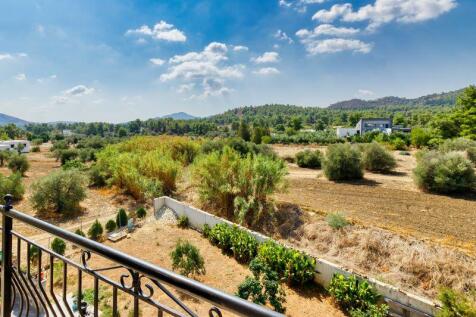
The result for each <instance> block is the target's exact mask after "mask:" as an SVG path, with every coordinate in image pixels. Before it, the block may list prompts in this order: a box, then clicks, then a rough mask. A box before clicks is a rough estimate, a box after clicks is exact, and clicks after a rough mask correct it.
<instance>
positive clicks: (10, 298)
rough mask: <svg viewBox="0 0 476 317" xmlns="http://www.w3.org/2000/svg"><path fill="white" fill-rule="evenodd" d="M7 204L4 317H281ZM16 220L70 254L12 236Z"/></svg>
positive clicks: (4, 218) (8, 201) (4, 208)
mask: <svg viewBox="0 0 476 317" xmlns="http://www.w3.org/2000/svg"><path fill="white" fill-rule="evenodd" d="M11 202H12V197H11V196H9V195H7V196H6V197H5V205H4V206H2V205H0V212H1V213H2V226H3V227H2V255H1V257H2V259H1V260H2V265H1V304H2V307H1V313H2V315H1V316H3V317H6V316H13V315H14V316H62V317H64V316H99V315H101V316H111V317H116V316H126V315H128V316H134V317H138V316H144V317H145V316H154V315H156V316H159V317H160V316H165V315H166V316H210V317H220V316H225V314H227V313H231V314H234V315H239V316H257V317H259V316H263V317H264V316H270V317H271V316H275V317H278V316H283V315H281V314H278V313H276V312H273V311H271V310H268V309H266V308H265V307H262V306H258V305H255V304H253V303H251V302H248V301H245V300H242V299H240V298H237V297H235V296H232V295H229V294H226V293H223V292H221V291H218V290H216V289H214V288H211V287H209V286H206V285H204V284H201V283H199V282H197V281H194V280H191V279H188V278H186V277H183V276H181V275H178V274H176V273H174V272H171V271H168V270H166V269H163V268H161V267H158V266H156V265H153V264H151V263H148V262H145V261H142V260H140V259H138V258H135V257H132V256H130V255H128V254H126V253H123V252H120V251H117V250H115V249H113V248H110V247H108V246H105V245H103V244H101V243H98V242H96V241H92V240H89V239H87V238H84V237H82V236H80V235H77V234H75V233H72V232H69V231H66V230H64V229H62V228H59V227H57V226H54V225H52V224H50V223H47V222H44V221H42V220H39V219H36V218H34V217H31V216H29V215H26V214H24V213H21V212H19V211H16V210H14V209H13V208H12V205H11ZM13 220H16V221H20V222H22V223H25V224H28V225H30V226H32V227H34V228H36V229H41V230H42V231H44V232H46V233H48V234H50V235H52V236H55V237H59V238H61V239H63V240H64V241H66V242H67V243H69V244H71V245H72V246H75V248H76V249H75V251H74V254H70V255H68V256H63V255H60V254H58V253H55V252H54V251H52V250H51V249H49V248H48V246H43V245H41V244H40V243H38V242H35V241H32V240H31V239H29V238H27V237H25V236H23V235H21V234H19V233H18V232H15V231H13V230H12V224H13ZM74 256H78V257H79V260H78V261H76V262H75V261H73V260H72V258H74ZM96 266H99V268H95V267H96ZM223 282H224V283H226V281H223ZM88 285H89V286H91V287H90V288H86V287H87V286H88ZM191 299H193V300H191ZM197 301H199V303H197ZM185 302H191V303H192V305H186V304H185ZM204 303H207V304H204ZM191 306H192V307H191ZM204 307H205V308H204Z"/></svg>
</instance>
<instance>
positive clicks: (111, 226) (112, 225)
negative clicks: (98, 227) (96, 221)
mask: <svg viewBox="0 0 476 317" xmlns="http://www.w3.org/2000/svg"><path fill="white" fill-rule="evenodd" d="M116 228H117V225H116V222H115V221H114V220H112V219H110V220H109V221H108V222H106V231H107V232H113V231H114V230H116Z"/></svg>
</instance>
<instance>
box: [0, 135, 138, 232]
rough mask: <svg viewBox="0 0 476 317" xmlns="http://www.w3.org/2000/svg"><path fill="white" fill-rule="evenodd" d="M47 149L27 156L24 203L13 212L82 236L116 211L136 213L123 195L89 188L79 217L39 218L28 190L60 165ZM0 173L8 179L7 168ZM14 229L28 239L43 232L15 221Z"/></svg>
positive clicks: (110, 190)
mask: <svg viewBox="0 0 476 317" xmlns="http://www.w3.org/2000/svg"><path fill="white" fill-rule="evenodd" d="M49 148H50V145H49V144H44V145H42V146H41V152H39V153H28V154H27V156H28V161H29V163H30V169H29V170H28V171H27V172H26V175H25V177H24V178H23V184H24V186H25V195H24V197H23V199H22V200H21V201H19V202H16V203H15V204H14V208H15V209H17V210H19V211H22V212H24V213H27V214H30V215H34V216H36V217H38V218H41V219H43V220H47V221H48V222H50V223H53V224H55V225H58V226H60V227H63V228H68V229H71V230H73V229H76V228H82V229H83V231H84V232H86V231H87V229H88V228H89V226H90V224H91V223H92V222H93V221H94V220H96V218H98V219H100V220H102V219H108V218H109V217H111V218H112V217H113V216H115V214H116V213H117V210H118V209H119V208H125V209H126V210H131V209H136V208H137V207H138V205H137V203H136V202H135V201H134V200H133V199H131V198H129V197H127V196H124V195H121V194H120V193H118V192H117V191H115V190H113V189H104V188H100V189H96V188H88V189H87V193H86V195H87V197H86V199H85V200H84V201H83V202H82V203H81V207H82V210H81V212H80V213H79V214H75V215H74V216H71V217H69V218H67V217H66V218H65V217H61V216H59V215H54V214H50V215H39V214H37V212H36V211H35V210H34V208H33V207H32V205H31V203H30V197H31V194H32V190H31V186H32V184H33V183H34V182H35V181H37V180H38V179H40V178H42V177H44V176H46V175H48V174H49V173H51V172H53V171H55V170H58V169H60V166H61V164H60V162H57V161H56V160H55V159H54V158H53V157H51V155H50V154H51V153H50V152H49ZM0 173H2V174H4V175H9V174H10V170H9V169H8V168H7V167H2V168H0ZM14 229H15V230H17V231H18V232H20V233H22V234H25V235H27V236H34V235H38V234H42V231H39V230H35V229H33V228H32V227H31V226H27V225H24V224H22V223H18V222H15V221H14Z"/></svg>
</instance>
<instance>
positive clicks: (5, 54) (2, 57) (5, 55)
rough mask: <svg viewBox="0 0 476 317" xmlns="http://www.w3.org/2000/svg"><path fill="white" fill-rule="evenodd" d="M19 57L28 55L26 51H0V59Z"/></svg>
mask: <svg viewBox="0 0 476 317" xmlns="http://www.w3.org/2000/svg"><path fill="white" fill-rule="evenodd" d="M19 57H28V54H26V53H18V54H10V53H0V61H7V60H14V59H17V58H19Z"/></svg>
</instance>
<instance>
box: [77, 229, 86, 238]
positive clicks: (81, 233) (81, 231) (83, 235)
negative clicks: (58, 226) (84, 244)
mask: <svg viewBox="0 0 476 317" xmlns="http://www.w3.org/2000/svg"><path fill="white" fill-rule="evenodd" d="M74 233H76V234H77V235H78V236H81V237H85V236H86V234H84V232H83V230H81V229H76V231H74Z"/></svg>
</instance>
